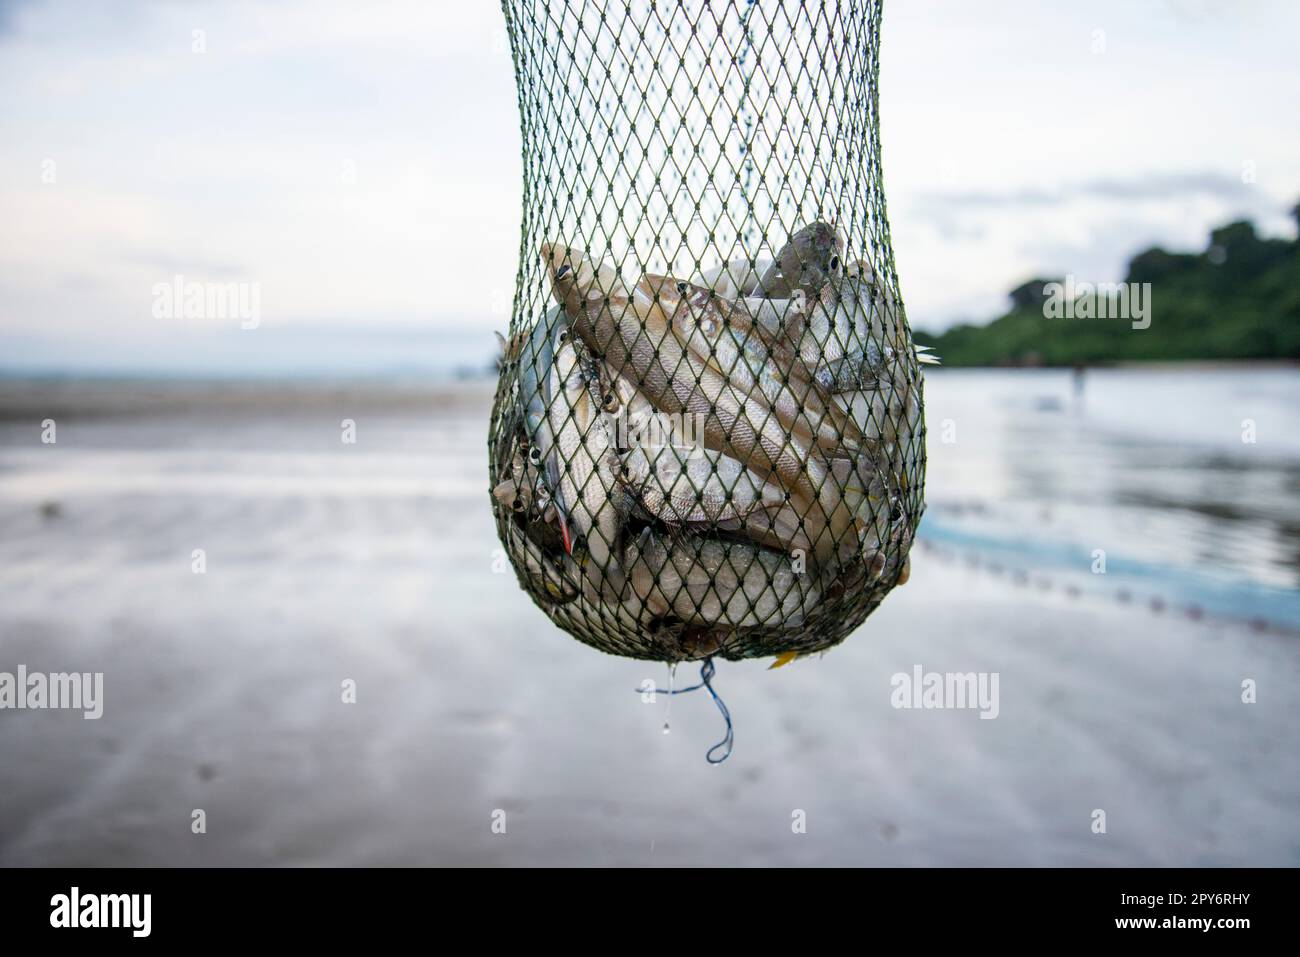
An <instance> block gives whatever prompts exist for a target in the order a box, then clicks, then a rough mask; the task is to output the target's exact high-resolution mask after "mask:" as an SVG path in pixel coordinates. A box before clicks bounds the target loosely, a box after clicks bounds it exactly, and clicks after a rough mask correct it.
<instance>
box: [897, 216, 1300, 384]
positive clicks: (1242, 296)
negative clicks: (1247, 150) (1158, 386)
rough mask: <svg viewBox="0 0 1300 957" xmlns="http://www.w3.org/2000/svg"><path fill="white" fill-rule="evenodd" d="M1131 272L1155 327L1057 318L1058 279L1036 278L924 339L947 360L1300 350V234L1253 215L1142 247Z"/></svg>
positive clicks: (1299, 353)
mask: <svg viewBox="0 0 1300 957" xmlns="http://www.w3.org/2000/svg"><path fill="white" fill-rule="evenodd" d="M1297 210H1298V211H1300V207H1297ZM1126 280H1127V281H1128V282H1130V283H1150V290H1151V310H1150V318H1151V325H1150V327H1149V328H1146V329H1135V328H1133V325H1132V323H1131V322H1130V321H1129V320H1127V319H1118V318H1105V319H1102V318H1065V317H1057V318H1048V317H1046V316H1045V314H1044V307H1043V302H1044V300H1045V298H1046V293H1044V291H1043V287H1044V286H1045V285H1046V284H1047V283H1049V282H1052V281H1053V280H1045V279H1035V280H1031V281H1030V282H1027V283H1024V284H1022V285H1020V286H1018V287H1016V289H1014V290H1013V291H1012V292H1011V302H1012V308H1011V311H1010V312H1008V313H1007V314H1006V315H1004V316H1002V317H1001V318H999V319H996V320H994V321H993V322H991V323H989V324H988V325H984V326H974V325H959V326H954V327H953V328H951V329H949V330H948V331H947V332H944V333H943V334H942V335H937V336H936V335H931V334H928V333H925V332H920V331H918V332H916V334H915V338H916V341H917V343H918V344H920V345H929V346H932V347H933V348H934V351H935V352H936V353H937V354H938V355H939V356H941V357H942V359H943V363H944V365H946V366H989V365H1056V366H1063V365H1075V364H1079V363H1084V364H1090V365H1091V364H1099V363H1108V362H1143V361H1168V360H1184V359H1202V360H1203V359H1300V240H1297V241H1295V242H1291V241H1288V240H1283V239H1260V238H1259V237H1258V236H1257V235H1256V233H1255V228H1254V227H1253V226H1252V225H1251V224H1250V223H1247V222H1237V223H1230V224H1228V225H1226V226H1223V227H1221V228H1220V229H1216V230H1215V231H1214V232H1213V233H1211V234H1210V243H1209V246H1208V247H1207V249H1206V250H1205V252H1203V253H1199V254H1192V253H1170V252H1166V251H1165V250H1163V249H1148V250H1146V251H1145V252H1143V253H1140V254H1138V255H1137V256H1135V257H1133V259H1132V261H1131V262H1130V263H1129V270H1128V276H1127V277H1126ZM1057 281H1060V280H1057Z"/></svg>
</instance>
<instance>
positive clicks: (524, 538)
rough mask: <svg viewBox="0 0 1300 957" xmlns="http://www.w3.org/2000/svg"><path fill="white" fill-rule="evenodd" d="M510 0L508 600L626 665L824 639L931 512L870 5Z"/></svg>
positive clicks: (877, 595) (865, 601)
mask: <svg viewBox="0 0 1300 957" xmlns="http://www.w3.org/2000/svg"><path fill="white" fill-rule="evenodd" d="M502 6H503V8H504V11H505V16H506V21H507V26H508V30H509V36H510V46H511V52H512V55H513V58H514V64H515V75H516V80H517V85H518V96H519V112H520V119H521V130H522V137H523V174H524V180H523V229H522V238H521V244H520V258H519V274H518V283H517V289H516V294H515V300H514V309H513V315H512V319H511V324H510V330H509V336H508V337H506V340H505V343H504V346H503V349H504V354H503V357H502V361H501V375H500V383H499V386H498V389H497V393H496V400H495V404H494V408H493V411H492V421H491V429H490V433H489V440H488V441H489V452H490V472H491V474H490V480H491V486H492V492H493V507H494V509H495V511H496V516H497V524H498V529H499V533H500V536H501V540H502V542H503V544H504V545H505V549H506V552H507V553H508V555H509V556H510V560H511V562H512V564H513V566H514V569H515V571H516V573H517V575H518V577H519V581H520V583H521V585H522V586H523V587H524V588H525V589H526V590H527V591H528V593H529V594H530V595H531V596H532V598H533V599H534V601H535V602H536V603H537V604H538V605H539V606H540V607H541V608H542V609H543V610H544V611H545V612H546V614H547V615H549V616H550V618H551V619H552V620H553V621H554V622H555V623H556V624H557V625H559V626H560V627H561V628H563V629H564V630H566V631H568V632H569V633H570V634H572V635H573V636H575V637H576V638H578V639H580V640H582V641H584V642H587V643H588V644H591V645H593V646H595V647H597V648H599V649H601V650H603V651H607V652H611V653H614V654H619V655H627V656H630V657H634V658H644V659H653V660H660V661H669V662H676V661H682V660H693V659H705V660H707V659H709V658H711V657H713V656H718V657H723V658H732V659H738V658H749V657H757V656H768V655H778V654H786V653H807V652H813V651H819V650H822V649H825V648H828V647H830V646H832V645H834V644H836V643H838V642H840V641H842V640H843V639H844V638H845V636H847V635H848V634H849V633H850V632H851V631H852V630H853V629H854V628H856V627H857V626H858V625H859V624H860V623H861V622H862V621H863V619H864V618H866V616H867V615H868V614H869V613H870V612H871V611H872V610H873V609H874V608H875V607H876V606H877V605H878V604H879V603H880V601H881V600H882V598H883V597H884V595H885V594H886V593H887V592H888V591H889V590H890V589H891V588H893V587H894V586H895V585H896V584H898V583H900V582H902V581H905V580H906V576H907V574H908V567H909V566H908V560H907V556H908V551H909V549H910V547H911V544H912V539H913V535H914V533H915V530H916V525H917V522H918V521H919V520H920V517H921V512H922V509H923V495H922V493H923V484H924V474H925V442H924V440H925V430H924V424H923V416H922V392H921V374H920V367H919V361H923V360H925V359H926V358H927V357H926V356H925V355H924V353H919V354H918V351H917V350H916V349H915V348H914V346H913V344H912V340H911V335H910V332H909V330H908V327H907V322H906V319H905V317H904V314H903V309H902V305H901V300H900V297H899V292H898V280H897V276H896V274H895V269H894V260H893V253H892V251H891V248H890V240H889V225H888V222H887V220H886V217H885V199H884V193H883V190H882V187H881V168H880V140H879V124H878V119H877V92H878V91H877V75H878V56H877V54H878V44H879V26H880V5H879V3H874V4H873V3H858V2H851V0H804V2H799V0H787V2H780V0H765V2H761V3H759V2H755V0H748V2H746V0H690V2H682V3H677V2H671V3H670V2H653V0H639V2H633V0H626V2H615V0H608V2H602V0H504V2H503V4H502ZM918 355H919V357H920V360H918Z"/></svg>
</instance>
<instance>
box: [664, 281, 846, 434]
mask: <svg viewBox="0 0 1300 957" xmlns="http://www.w3.org/2000/svg"><path fill="white" fill-rule="evenodd" d="M642 284H643V285H644V286H645V287H646V288H647V291H649V292H651V293H653V295H654V297H655V301H656V302H657V303H659V305H660V306H661V307H662V309H663V310H664V312H666V313H667V314H668V315H669V316H670V317H671V323H672V331H673V333H674V335H676V337H677V339H678V341H679V342H680V343H681V344H682V345H683V346H685V347H686V348H687V349H688V350H689V352H690V353H692V354H693V355H694V356H695V358H697V359H699V360H700V361H702V362H704V363H705V364H706V365H707V366H708V367H709V368H710V369H712V370H713V371H715V372H717V373H718V374H719V375H721V376H722V377H723V378H724V379H725V380H726V381H727V383H728V384H729V385H730V386H731V387H732V388H733V389H734V391H735V392H736V393H737V394H739V395H742V396H744V397H746V398H759V397H761V398H762V399H763V402H764V404H765V405H766V406H767V407H768V408H770V409H771V410H772V411H773V412H775V413H776V417H777V420H778V421H779V422H780V424H781V425H782V426H784V427H785V429H786V430H787V431H788V432H793V433H795V434H797V435H800V436H803V437H804V438H807V439H811V440H813V441H815V442H816V443H817V444H818V445H819V446H820V447H821V448H823V449H827V450H830V451H837V450H839V449H841V448H843V447H846V446H847V447H849V448H855V447H856V445H857V440H858V439H859V438H860V437H861V434H860V433H859V432H858V429H857V427H856V426H855V425H854V424H853V421H852V420H851V419H849V418H848V416H846V415H844V414H843V411H842V410H841V409H840V408H838V407H837V406H836V405H835V404H834V403H833V402H831V401H830V400H829V397H826V396H823V395H822V394H821V391H820V390H819V389H818V388H817V387H816V386H813V385H812V384H811V383H810V382H809V380H808V379H807V378H805V377H801V376H799V375H798V374H797V371H796V370H793V369H791V368H790V367H789V366H788V364H787V365H786V366H785V368H781V367H780V366H779V365H778V364H777V363H776V362H775V361H773V355H772V351H771V349H770V348H769V346H768V341H767V339H766V338H765V337H764V336H763V335H762V333H760V331H759V330H758V329H757V328H755V326H754V324H753V323H752V322H751V321H750V318H749V316H748V315H746V314H745V313H744V312H742V311H739V310H736V309H734V308H733V307H732V306H731V305H730V304H729V303H727V302H726V301H725V300H722V299H719V298H717V296H715V295H714V294H713V293H712V292H710V291H709V290H708V289H705V288H704V287H702V286H692V285H691V284H690V283H687V282H680V281H677V280H674V279H672V277H668V276H654V275H647V276H646V277H645V279H643V280H642Z"/></svg>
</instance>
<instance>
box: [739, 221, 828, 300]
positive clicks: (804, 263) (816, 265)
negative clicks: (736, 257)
mask: <svg viewBox="0 0 1300 957" xmlns="http://www.w3.org/2000/svg"><path fill="white" fill-rule="evenodd" d="M843 271H844V239H843V237H842V236H840V234H839V231H838V230H836V229H835V228H834V227H833V226H831V225H830V224H828V223H823V222H815V223H810V224H808V225H807V226H804V227H803V228H802V229H799V230H797V231H796V232H795V233H794V234H793V235H791V237H790V239H789V240H788V241H787V242H786V244H785V245H784V246H782V247H781V250H780V252H778V253H777V254H776V260H775V261H774V262H773V263H772V264H771V265H770V266H769V267H768V269H767V272H766V273H764V275H763V278H762V280H761V282H760V284H759V291H760V292H761V294H762V295H764V296H766V297H768V298H769V299H788V298H789V297H790V296H791V295H792V294H793V293H794V291H795V290H797V289H802V290H803V291H804V292H805V293H807V294H808V295H809V296H815V295H817V293H818V292H820V291H821V288H822V287H823V286H824V285H826V283H827V282H829V281H830V280H831V279H833V278H835V277H837V276H840V275H843Z"/></svg>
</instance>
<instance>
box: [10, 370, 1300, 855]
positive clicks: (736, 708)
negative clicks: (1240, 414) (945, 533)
mask: <svg viewBox="0 0 1300 957" xmlns="http://www.w3.org/2000/svg"><path fill="white" fill-rule="evenodd" d="M42 388H44V389H46V390H48V391H46V392H44V393H42V391H41V389H38V388H34V387H30V386H29V387H26V388H23V387H16V386H13V385H6V389H7V390H9V391H8V392H7V393H5V394H4V395H3V409H4V412H3V415H0V527H3V528H4V529H5V533H4V536H3V538H2V539H0V595H2V596H3V601H2V602H0V671H4V670H9V671H12V670H13V669H14V668H15V667H16V666H17V665H18V664H24V665H26V666H27V668H28V669H29V670H33V671H35V670H44V671H92V672H94V671H102V672H103V673H104V688H105V691H104V696H105V700H104V714H103V717H102V718H101V719H100V720H98V721H87V720H83V719H82V717H81V715H80V714H79V713H77V712H71V711H11V710H9V711H0V767H3V768H4V769H5V773H4V774H3V775H0V864H3V865H32V864H180V865H199V864H254V865H261V864H435V865H436V864H488V865H501V864H524V865H533V864H632V865H654V864H739V865H748V864H766V863H786V864H800V865H804V864H806V865H813V864H846V865H848V864H868V865H925V864H952V865H973V864H1028V865H1062V864H1096V865H1100V864H1134V865H1182V864H1210V865H1220V864H1223V865H1227V864H1244V865H1254V864H1274V865H1294V864H1297V863H1300V823H1298V822H1300V783H1298V782H1300V773H1298V771H1300V767H1298V765H1300V753H1298V749H1297V748H1296V736H1297V729H1298V728H1300V645H1297V643H1296V642H1295V640H1294V639H1293V638H1289V637H1287V636H1285V635H1282V634H1277V633H1274V632H1271V631H1267V630H1266V631H1262V632H1256V631H1252V630H1251V629H1249V628H1247V627H1245V626H1242V625H1235V624H1230V623H1225V622H1223V621H1218V620H1206V621H1200V622H1196V621H1189V620H1186V619H1185V618H1180V617H1177V616H1174V615H1171V614H1168V613H1165V614H1152V613H1150V612H1149V611H1147V610H1145V609H1139V608H1135V607H1131V606H1122V605H1119V604H1117V603H1114V602H1111V601H1103V600H1100V599H1098V598H1095V597H1089V596H1087V595H1082V596H1078V597H1073V598H1072V597H1070V596H1069V594H1067V593H1066V592H1065V591H1063V590H1062V589H1060V588H1051V589H1050V590H1043V589H1040V588H1039V587H1036V586H1035V583H1034V582H1033V581H1030V582H1029V583H1028V584H1026V585H1017V584H1015V583H1014V582H1013V580H1012V579H1010V578H1009V577H1007V576H1001V577H995V576H993V575H990V574H989V573H988V572H987V571H984V570H982V569H979V568H973V567H970V566H969V565H968V564H967V563H965V562H964V561H962V560H960V555H959V553H956V552H952V551H951V550H947V549H945V550H944V551H942V552H934V551H931V552H922V551H918V553H917V556H916V559H915V561H914V573H913V577H912V581H911V582H910V583H909V584H908V585H907V586H906V587H904V588H902V589H900V590H898V592H897V593H896V594H894V595H891V596H890V597H889V599H888V600H887V601H886V602H885V604H884V606H883V607H882V608H881V609H880V610H879V611H878V612H877V613H876V614H875V615H874V616H872V618H870V619H869V620H868V622H867V623H866V624H865V625H864V626H863V628H862V629H861V630H860V631H859V632H858V633H856V634H855V635H854V636H852V637H851V638H850V639H849V640H848V641H847V642H846V643H845V644H844V645H843V646H841V647H840V648H838V649H836V650H834V651H833V652H831V653H830V654H828V655H826V656H825V657H824V658H822V659H812V660H808V661H800V662H796V663H795V664H793V665H790V666H788V667H786V668H783V669H781V670H778V671H772V672H768V671H766V670H765V669H766V667H767V662H749V663H744V664H731V663H726V662H723V663H721V664H720V666H719V670H718V676H717V679H716V685H717V687H718V688H719V690H720V692H721V693H722V694H723V696H724V697H725V699H726V701H727V703H728V705H729V707H730V708H731V712H732V714H733V716H734V718H735V721H736V744H735V752H734V755H733V757H732V758H731V760H730V761H729V762H728V763H727V764H725V765H723V766H721V767H711V766H708V765H706V764H705V762H704V760H703V755H704V752H705V750H706V749H707V748H708V747H709V746H710V745H712V744H713V743H714V742H715V741H716V740H717V739H718V738H719V737H720V734H721V722H720V720H719V718H718V714H717V712H716V711H715V710H714V708H713V706H712V704H711V703H710V702H709V701H708V699H707V698H704V697H700V696H685V697H679V698H677V699H675V701H674V703H673V706H672V733H671V734H668V735H664V734H663V733H661V726H662V724H663V722H664V711H665V701H664V699H663V698H662V697H661V698H660V699H659V700H658V701H657V702H656V703H654V704H643V703H642V702H641V699H640V698H639V696H638V695H637V694H635V693H634V690H633V689H635V688H636V687H637V685H638V684H639V683H640V682H641V681H642V680H643V679H645V678H653V679H655V680H657V681H660V682H663V681H664V680H665V669H664V668H663V667H655V666H650V665H647V664H646V663H641V662H634V661H626V660H622V659H617V658H612V657H607V656H604V655H601V654H599V653H597V652H595V651H592V650H590V649H588V648H586V647H585V646H582V645H580V644H578V643H577V642H575V641H573V640H572V639H570V638H568V637H567V636H565V635H564V634H562V633H561V632H559V631H558V630H556V629H555V628H554V627H553V626H552V625H550V624H549V622H547V621H546V619H545V618H544V617H543V616H542V615H541V613H540V612H539V611H537V610H536V609H535V608H534V607H533V606H532V605H531V603H530V602H529V601H528V599H527V598H526V597H525V596H524V595H523V594H522V593H521V592H520V591H519V589H518V587H517V585H516V583H515V581H514V579H513V576H512V574H510V573H509V572H507V573H505V574H498V573H494V571H493V565H494V559H495V558H496V551H495V550H496V549H497V547H498V545H497V542H496V540H495V537H494V533H493V527H492V521H491V516H490V514H489V512H488V508H487V501H486V495H485V491H484V485H485V479H484V467H483V463H484V457H485V448H484V433H485V428H486V421H487V403H488V401H489V400H490V392H489V391H488V388H487V387H484V386H479V385H469V386H462V387H456V388H450V387H449V388H448V389H446V390H439V391H437V392H435V393H430V392H428V391H427V390H426V391H423V392H421V391H420V390H416V391H415V392H413V393H411V394H406V393H402V394H401V395H400V396H399V397H398V398H397V399H396V400H394V399H392V398H391V396H390V397H388V398H384V397H383V396H379V397H376V396H375V395H373V394H371V393H369V392H367V391H366V390H364V389H358V388H350V389H349V388H345V389H341V390H323V391H322V390H316V391H313V390H312V389H310V388H306V389H305V391H302V392H300V393H299V394H298V396H297V397H296V398H294V399H292V400H288V401H285V400H282V398H277V396H279V395H281V393H279V392H278V391H277V392H267V393H262V394H260V395H251V394H249V393H241V395H240V397H238V398H231V394H230V391H229V390H228V389H226V388H217V389H215V390H214V391H213V392H211V393H209V394H208V395H207V396H206V398H205V397H204V396H203V395H202V394H199V395H197V397H196V396H195V395H194V394H191V395H190V396H189V397H188V398H184V399H182V400H178V399H176V397H175V394H174V393H173V392H170V391H168V390H163V391H164V392H165V393H166V394H167V396H169V398H165V399H156V400H155V401H150V400H148V399H147V398H142V397H141V395H140V394H139V393H138V392H136V391H129V392H127V393H122V392H121V391H120V390H119V391H118V392H117V393H116V397H115V398H114V397H112V396H110V395H109V394H106V393H105V388H104V387H96V388H90V387H88V386H84V385H79V386H76V389H77V390H80V391H78V392H76V393H75V394H74V393H69V392H67V391H60V387H54V386H47V387H42ZM96 389H97V390H98V391H96ZM109 391H110V392H111V391H112V390H109ZM52 408H53V409H56V410H57V411H56V412H55V413H53V417H54V418H56V419H57V420H58V423H59V425H58V429H59V431H58V442H57V444H56V445H53V446H49V445H42V444H41V443H40V441H39V435H40V421H41V420H42V419H43V418H45V417H46V416H47V415H49V414H50V413H49V412H48V410H49V409H52ZM344 418H352V419H353V420H354V421H355V422H356V425H357V435H358V441H357V443H356V444H355V445H344V444H342V443H341V442H340V438H339V435H340V422H341V420H342V419H344ZM940 491H941V490H940ZM195 549H202V550H203V552H204V555H205V559H206V572H205V573H204V574H195V573H194V572H193V571H192V565H193V557H192V556H193V553H194V550H195ZM954 559H955V560H954ZM916 665H921V666H922V667H923V668H924V669H925V670H927V671H941V672H942V671H959V672H968V671H975V672H997V673H998V674H999V676H1000V684H999V687H1000V712H999V715H998V717H997V718H996V719H995V720H981V719H980V718H979V715H978V712H976V711H974V710H944V711H924V710H920V711H918V710H901V709H896V708H894V707H892V706H891V677H892V676H893V675H894V674H895V673H899V672H904V673H910V672H911V671H912V669H913V668H914V666H916ZM689 677H692V674H691V673H690V672H688V671H685V670H683V671H682V672H679V675H678V680H679V682H680V681H682V680H684V679H686V678H689ZM1244 679H1254V680H1255V681H1256V682H1257V684H1258V701H1257V702H1256V703H1254V704H1243V703H1242V701H1241V684H1242V681H1243V680H1244ZM349 680H350V681H353V682H355V686H356V702H355V703H344V702H343V701H342V700H341V699H342V697H343V695H342V691H341V688H342V686H343V683H344V682H346V681H349ZM195 809H202V810H203V811H204V812H205V813H206V822H207V830H206V833H204V834H197V835H196V834H194V833H192V832H191V820H192V814H193V812H194V810H195ZM1096 809H1102V810H1104V811H1105V813H1106V826H1107V828H1106V833H1105V834H1096V833H1093V829H1092V824H1093V819H1094V818H1093V812H1094V810H1096ZM497 811H504V820H505V825H506V826H505V833H494V830H493V822H494V819H495V820H498V821H499V820H501V816H500V815H498V814H495V812H497ZM798 811H802V812H804V816H805V817H806V822H807V824H806V833H793V832H792V826H791V825H792V820H794V816H795V815H796V812H798ZM494 815H495V817H494Z"/></svg>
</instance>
